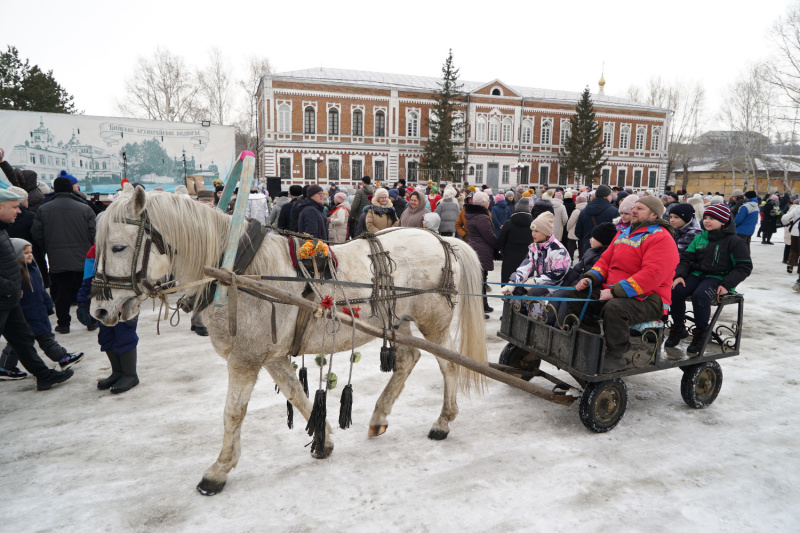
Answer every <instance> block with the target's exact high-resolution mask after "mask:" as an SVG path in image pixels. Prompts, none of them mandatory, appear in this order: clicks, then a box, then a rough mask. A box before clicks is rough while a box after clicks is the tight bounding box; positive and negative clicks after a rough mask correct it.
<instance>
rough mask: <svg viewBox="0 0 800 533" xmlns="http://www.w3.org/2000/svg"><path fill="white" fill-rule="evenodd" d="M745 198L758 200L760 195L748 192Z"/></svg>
mask: <svg viewBox="0 0 800 533" xmlns="http://www.w3.org/2000/svg"><path fill="white" fill-rule="evenodd" d="M744 197H745V198H758V194H756V191H747V192H746V193H744Z"/></svg>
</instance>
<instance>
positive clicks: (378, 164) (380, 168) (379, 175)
mask: <svg viewBox="0 0 800 533" xmlns="http://www.w3.org/2000/svg"><path fill="white" fill-rule="evenodd" d="M385 175H386V162H385V161H375V172H374V173H373V176H372V178H373V179H375V180H378V181H383V179H384V176H385Z"/></svg>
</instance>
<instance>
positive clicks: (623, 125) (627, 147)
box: [619, 124, 633, 150]
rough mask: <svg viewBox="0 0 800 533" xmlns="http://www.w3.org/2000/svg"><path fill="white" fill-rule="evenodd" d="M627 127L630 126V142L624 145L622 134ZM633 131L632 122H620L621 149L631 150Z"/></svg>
mask: <svg viewBox="0 0 800 533" xmlns="http://www.w3.org/2000/svg"><path fill="white" fill-rule="evenodd" d="M625 128H628V142H627V144H626V145H625V146H623V145H622V135H623V134H624V130H625ZM632 133H633V127H631V125H630V124H620V126H619V149H620V150H630V149H631V134H632Z"/></svg>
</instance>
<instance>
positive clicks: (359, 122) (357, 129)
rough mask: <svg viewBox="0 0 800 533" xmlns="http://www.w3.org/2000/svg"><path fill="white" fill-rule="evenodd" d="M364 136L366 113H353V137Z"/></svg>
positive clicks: (357, 110) (359, 111) (357, 111)
mask: <svg viewBox="0 0 800 533" xmlns="http://www.w3.org/2000/svg"><path fill="white" fill-rule="evenodd" d="M363 135H364V113H362V112H361V110H360V109H356V110H355V111H353V136H354V137H361V136H363Z"/></svg>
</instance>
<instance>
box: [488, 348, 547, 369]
mask: <svg viewBox="0 0 800 533" xmlns="http://www.w3.org/2000/svg"><path fill="white" fill-rule="evenodd" d="M497 362H498V363H500V364H501V365H505V366H511V367H514V368H519V369H520V370H526V371H528V372H534V371H536V370H539V365H540V364H541V363H542V360H541V359H539V358H538V357H536V356H535V355H533V354H531V353H530V352H528V351H527V350H525V349H523V348H520V347H519V346H517V345H516V344H512V343H510V342H509V343H508V344H506V346H505V348H503V351H502V352H500V357H499V359H498V360H497Z"/></svg>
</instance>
